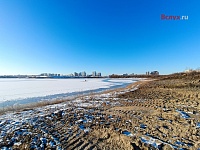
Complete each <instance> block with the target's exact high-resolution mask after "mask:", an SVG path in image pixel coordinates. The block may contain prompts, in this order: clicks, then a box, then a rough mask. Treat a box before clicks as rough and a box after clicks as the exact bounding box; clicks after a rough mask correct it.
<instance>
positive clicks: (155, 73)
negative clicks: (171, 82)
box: [151, 71, 159, 75]
mask: <svg viewBox="0 0 200 150" xmlns="http://www.w3.org/2000/svg"><path fill="white" fill-rule="evenodd" d="M151 75H159V72H158V71H152V72H151Z"/></svg>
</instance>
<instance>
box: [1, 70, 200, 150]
mask: <svg viewBox="0 0 200 150" xmlns="http://www.w3.org/2000/svg"><path fill="white" fill-rule="evenodd" d="M199 103H200V75H199V74H198V73H195V74H179V75H171V76H166V77H163V78H158V79H154V80H147V81H140V82H137V83H134V84H132V85H130V86H128V87H127V88H124V89H118V90H115V91H109V92H105V93H102V94H97V95H96V94H91V95H89V96H83V97H80V98H77V99H75V100H72V101H67V102H64V103H61V104H56V105H49V106H45V107H41V108H36V109H30V110H27V111H20V112H14V113H9V114H6V115H2V116H0V120H1V122H0V131H1V135H0V148H12V149H16V150H17V149H20V150H21V149H66V150H68V149H71V150H72V149H77V150H79V149H81V150H83V149H124V150H129V149H130V150H132V149H136V150H137V149H149V148H150V149H163V150H167V149H181V148H182V149H198V148H200V104H199Z"/></svg>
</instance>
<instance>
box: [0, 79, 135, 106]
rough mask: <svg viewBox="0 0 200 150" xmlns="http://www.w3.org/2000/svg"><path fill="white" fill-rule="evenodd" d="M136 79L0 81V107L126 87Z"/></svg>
mask: <svg viewBox="0 0 200 150" xmlns="http://www.w3.org/2000/svg"><path fill="white" fill-rule="evenodd" d="M137 80H138V79H105V78H104V79H102V78H101V79H83V78H79V79H0V107H4V106H7V105H14V104H16V103H18V104H25V103H30V102H37V101H41V100H51V99H57V98H65V97H68V96H75V95H78V94H85V93H86V94H87V93H88V94H89V93H92V92H100V91H103V90H108V89H112V88H118V87H123V86H126V85H128V84H130V83H133V82H135V81H137Z"/></svg>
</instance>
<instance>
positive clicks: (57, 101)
mask: <svg viewBox="0 0 200 150" xmlns="http://www.w3.org/2000/svg"><path fill="white" fill-rule="evenodd" d="M141 80H143V79H141ZM141 80H136V81H135V82H134V83H126V84H128V85H125V87H124V85H119V86H122V87H116V88H115V86H114V89H113V87H110V88H109V89H105V90H103V91H101V88H100V89H97V90H96V89H95V90H88V91H85V92H81V93H82V94H80V92H77V94H74V95H72V96H67V97H66V98H57V99H49V100H48V99H47V100H43V101H37V102H30V103H25V104H19V105H16V106H14V104H13V105H10V106H5V107H0V115H2V114H4V113H6V112H15V111H23V110H29V109H34V108H37V107H44V106H48V105H54V104H60V103H65V102H68V101H72V100H75V99H79V98H81V97H84V96H91V95H101V94H106V93H112V92H118V91H122V90H125V89H128V88H131V87H133V86H134V85H137V84H136V83H140V82H142V81H141ZM143 81H145V80H143ZM95 91H96V92H95ZM75 93H76V92H75ZM33 99H34V97H33ZM13 102H15V100H13ZM2 103H4V102H2Z"/></svg>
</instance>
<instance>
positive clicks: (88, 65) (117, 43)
mask: <svg viewBox="0 0 200 150" xmlns="http://www.w3.org/2000/svg"><path fill="white" fill-rule="evenodd" d="M161 14H165V15H166V16H170V15H173V16H182V15H183V16H188V17H189V18H188V20H161ZM198 67H200V0H191V1H189V0H0V74H1V75H2V74H40V73H43V72H47V73H62V74H69V73H73V72H75V71H76V72H81V71H86V72H87V73H91V72H92V71H94V70H96V71H97V72H102V74H103V75H108V74H112V73H116V74H122V73H138V74H139V73H145V72H146V71H153V70H158V71H159V72H160V73H161V74H169V73H174V72H180V71H183V70H185V69H186V68H193V69H196V68H198Z"/></svg>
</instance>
